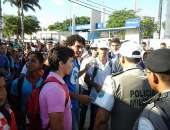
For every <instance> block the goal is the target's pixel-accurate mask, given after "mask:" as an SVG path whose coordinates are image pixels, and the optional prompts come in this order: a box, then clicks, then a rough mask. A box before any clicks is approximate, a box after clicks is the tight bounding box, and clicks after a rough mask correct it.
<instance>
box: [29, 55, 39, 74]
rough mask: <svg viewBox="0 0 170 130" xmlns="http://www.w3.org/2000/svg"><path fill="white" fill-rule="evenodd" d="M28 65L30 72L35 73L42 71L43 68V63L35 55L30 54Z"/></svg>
mask: <svg viewBox="0 0 170 130" xmlns="http://www.w3.org/2000/svg"><path fill="white" fill-rule="evenodd" d="M26 65H27V68H28V71H29V72H35V71H36V70H40V69H41V68H42V63H40V61H39V60H38V59H37V57H36V56H35V55H34V54H30V55H29V56H28V59H27V63H26Z"/></svg>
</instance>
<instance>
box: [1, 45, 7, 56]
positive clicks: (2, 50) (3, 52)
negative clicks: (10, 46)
mask: <svg viewBox="0 0 170 130" xmlns="http://www.w3.org/2000/svg"><path fill="white" fill-rule="evenodd" d="M6 52H7V46H6V45H4V44H3V45H1V46H0V53H1V54H6Z"/></svg>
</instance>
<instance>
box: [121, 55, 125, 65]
mask: <svg viewBox="0 0 170 130" xmlns="http://www.w3.org/2000/svg"><path fill="white" fill-rule="evenodd" d="M121 62H122V63H123V64H124V63H125V57H124V56H122V57H121Z"/></svg>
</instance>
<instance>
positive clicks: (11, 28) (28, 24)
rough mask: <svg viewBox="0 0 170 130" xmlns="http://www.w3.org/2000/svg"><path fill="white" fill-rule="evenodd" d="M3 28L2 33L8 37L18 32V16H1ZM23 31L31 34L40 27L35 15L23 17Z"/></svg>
mask: <svg viewBox="0 0 170 130" xmlns="http://www.w3.org/2000/svg"><path fill="white" fill-rule="evenodd" d="M3 21H4V28H3V35H4V36H5V37H7V38H10V37H11V36H13V35H17V34H18V22H19V19H18V16H14V15H5V16H3ZM24 26H25V33H26V34H32V33H34V32H37V31H38V30H39V29H40V26H39V21H38V20H37V18H36V17H35V16H26V17H25V18H24Z"/></svg>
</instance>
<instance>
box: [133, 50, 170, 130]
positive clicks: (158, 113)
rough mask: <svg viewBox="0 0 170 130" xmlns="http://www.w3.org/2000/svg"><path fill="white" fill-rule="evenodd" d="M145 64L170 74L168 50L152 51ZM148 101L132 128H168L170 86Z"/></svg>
mask: <svg viewBox="0 0 170 130" xmlns="http://www.w3.org/2000/svg"><path fill="white" fill-rule="evenodd" d="M145 65H146V67H147V68H148V69H149V70H150V71H151V72H153V73H158V74H159V73H161V74H165V75H167V76H168V75H169V76H170V50H169V49H159V50H156V51H154V52H152V53H151V54H150V55H149V56H148V57H147V59H146V61H145ZM162 82H163V81H162ZM168 82H170V81H168ZM169 84H170V83H169ZM148 102H150V104H148V105H147V107H146V108H145V109H144V111H143V112H142V114H141V116H140V117H139V119H138V120H137V122H136V123H135V125H134V128H133V130H170V86H169V89H168V90H164V91H162V92H160V93H158V94H157V95H156V96H154V97H153V98H151V99H150V100H149V101H148Z"/></svg>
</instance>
